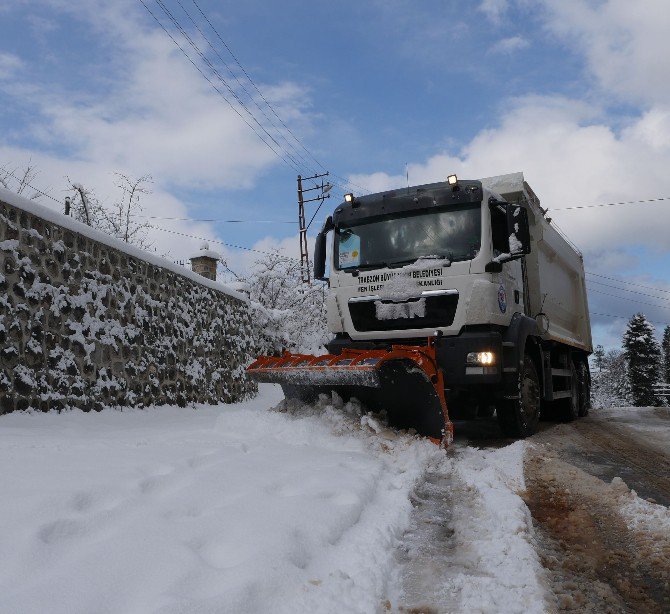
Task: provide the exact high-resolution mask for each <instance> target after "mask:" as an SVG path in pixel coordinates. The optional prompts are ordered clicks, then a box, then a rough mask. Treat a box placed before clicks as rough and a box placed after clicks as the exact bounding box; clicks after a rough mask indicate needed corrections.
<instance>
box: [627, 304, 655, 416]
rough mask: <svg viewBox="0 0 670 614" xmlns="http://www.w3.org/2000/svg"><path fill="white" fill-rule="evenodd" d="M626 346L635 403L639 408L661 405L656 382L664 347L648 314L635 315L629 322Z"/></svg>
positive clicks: (629, 376) (629, 377)
mask: <svg viewBox="0 0 670 614" xmlns="http://www.w3.org/2000/svg"><path fill="white" fill-rule="evenodd" d="M623 347H624V350H625V356H626V362H627V363H628V379H629V382H630V390H631V396H632V399H633V404H634V405H636V406H638V407H640V406H648V405H656V404H658V398H657V397H655V396H654V389H653V385H654V384H656V383H657V382H658V380H659V375H660V363H661V348H660V345H659V343H658V341H657V340H656V337H655V335H654V327H653V326H652V325H651V323H650V322H649V321H648V320H647V318H646V317H645V316H644V314H642V313H638V314H635V315H634V316H633V317H632V318H631V319H630V321H629V322H628V327H627V329H626V332H625V333H624V336H623Z"/></svg>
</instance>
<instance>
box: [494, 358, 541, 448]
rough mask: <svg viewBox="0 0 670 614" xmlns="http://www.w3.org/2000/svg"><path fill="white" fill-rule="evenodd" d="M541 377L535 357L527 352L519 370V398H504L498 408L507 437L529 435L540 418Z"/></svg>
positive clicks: (499, 418)
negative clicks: (538, 374) (538, 373)
mask: <svg viewBox="0 0 670 614" xmlns="http://www.w3.org/2000/svg"><path fill="white" fill-rule="evenodd" d="M540 396H541V395H540V378H539V377H538V376H537V369H536V368H535V363H534V362H533V359H532V358H531V357H530V356H529V355H528V354H526V355H525V356H524V359H523V366H522V367H521V370H520V371H519V398H518V399H503V400H501V401H500V402H499V404H498V407H497V408H496V415H497V416H498V424H499V425H500V429H501V430H502V432H503V433H504V434H505V436H507V437H515V438H524V437H529V436H530V435H532V434H533V433H535V431H536V430H537V424H538V422H539V420H540Z"/></svg>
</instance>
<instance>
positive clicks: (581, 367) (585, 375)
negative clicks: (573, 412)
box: [577, 362, 591, 418]
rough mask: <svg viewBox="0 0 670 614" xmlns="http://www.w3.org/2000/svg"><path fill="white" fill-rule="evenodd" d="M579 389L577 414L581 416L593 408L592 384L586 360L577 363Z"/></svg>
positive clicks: (586, 414)
mask: <svg viewBox="0 0 670 614" xmlns="http://www.w3.org/2000/svg"><path fill="white" fill-rule="evenodd" d="M577 389H578V395H579V405H578V409H577V415H578V416H579V417H580V418H583V417H584V416H588V415H589V409H591V385H590V381H589V370H588V367H587V366H586V364H585V363H584V362H580V363H578V364H577Z"/></svg>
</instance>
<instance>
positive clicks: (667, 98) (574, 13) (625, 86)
mask: <svg viewBox="0 0 670 614" xmlns="http://www.w3.org/2000/svg"><path fill="white" fill-rule="evenodd" d="M543 4H544V6H545V9H546V15H545V19H546V26H547V27H548V28H549V29H550V30H551V31H552V32H554V33H555V34H556V35H557V36H559V37H560V39H561V40H562V41H563V42H564V43H565V44H566V45H567V46H568V47H570V48H571V49H573V50H575V51H578V52H580V53H581V54H583V56H584V58H585V60H586V62H587V66H588V69H589V71H590V72H591V74H592V75H593V76H595V78H596V79H597V81H598V83H599V85H600V86H601V87H602V88H603V89H605V90H607V91H609V92H612V93H615V94H616V95H617V96H619V97H620V98H621V99H623V100H626V101H632V102H635V103H642V104H651V103H655V102H656V103H665V104H668V103H670V62H668V58H669V57H670V37H669V36H668V32H670V10H668V3H667V0H645V1H644V2H630V0H604V1H601V2H597V3H596V2H592V1H590V0H561V1H560V2H555V1H554V0H543Z"/></svg>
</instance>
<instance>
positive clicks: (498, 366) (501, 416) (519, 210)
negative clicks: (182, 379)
mask: <svg viewBox="0 0 670 614" xmlns="http://www.w3.org/2000/svg"><path fill="white" fill-rule="evenodd" d="M329 236H330V237H331V239H330V248H331V249H328V237H329ZM327 253H329V254H330V266H329V269H330V270H329V273H330V274H329V276H328V277H326V255H327ZM314 276H315V278H317V279H321V280H327V281H328V284H329V290H328V297H327V320H328V327H329V329H330V331H331V332H332V333H333V334H334V338H333V339H332V340H331V341H330V342H329V343H328V344H326V349H327V353H326V354H323V355H320V356H314V355H303V354H292V353H288V352H285V353H284V354H283V355H282V356H261V357H259V358H258V359H257V360H256V361H255V362H254V363H253V364H252V365H250V366H249V367H248V369H247V373H248V375H249V376H250V377H252V378H253V379H254V380H256V381H259V382H273V383H279V384H281V386H282V388H283V390H284V394H285V396H286V397H287V398H298V399H301V400H303V401H306V402H309V401H311V400H313V399H315V398H316V397H317V395H318V394H320V393H329V392H330V391H335V392H337V393H338V394H339V395H340V396H341V397H343V398H344V399H348V398H351V397H356V398H357V399H358V400H359V401H361V402H362V403H363V404H364V406H365V407H366V408H368V409H369V410H372V411H385V412H386V414H387V417H388V421H389V424H390V425H392V426H395V427H398V428H413V429H415V430H416V431H417V432H418V433H420V434H422V435H424V436H427V437H430V438H431V439H433V440H436V441H439V442H441V443H443V444H448V443H449V442H450V441H451V439H452V437H453V424H452V419H459V420H467V419H476V418H478V417H484V416H486V417H492V416H493V413H494V412H495V414H496V416H497V419H498V422H499V424H500V427H501V429H502V431H503V433H504V434H505V435H506V436H508V437H516V438H522V437H527V436H529V435H532V434H533V433H534V432H535V431H536V429H537V427H538V421H539V419H540V416H541V415H549V414H551V415H554V416H557V417H559V418H561V419H564V420H573V419H575V418H577V417H579V416H584V415H586V414H587V412H588V409H589V398H590V375H589V365H588V356H589V354H590V353H591V351H592V341H591V328H590V321H589V312H588V303H587V295H586V286H585V279H584V266H583V259H582V255H581V254H580V252H579V250H578V249H577V248H576V247H574V245H572V244H571V243H570V242H569V241H568V240H567V239H566V238H565V237H564V236H563V235H562V233H561V232H560V231H559V230H558V229H557V228H556V227H555V225H553V224H552V223H551V219H550V218H548V217H547V215H546V211H545V210H544V209H542V208H541V207H540V201H539V200H538V198H537V196H536V195H535V194H534V192H533V191H532V189H531V188H530V186H529V185H528V183H526V182H525V181H524V177H523V174H522V173H514V174H509V175H503V176H499V177H489V178H485V179H480V180H476V181H474V180H468V181H465V180H461V179H459V178H458V177H456V176H455V175H451V176H449V177H448V178H447V181H445V182H440V183H432V184H428V185H420V186H414V187H407V188H401V189H397V190H391V191H386V192H380V193H376V194H369V195H365V196H354V195H353V194H346V195H345V200H344V202H342V203H341V204H340V205H339V206H338V207H337V208H336V209H335V211H334V212H333V215H332V216H330V217H328V219H327V220H326V222H325V223H324V225H323V228H322V229H321V232H320V233H319V235H318V237H317V239H316V245H315V249H314Z"/></svg>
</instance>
